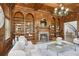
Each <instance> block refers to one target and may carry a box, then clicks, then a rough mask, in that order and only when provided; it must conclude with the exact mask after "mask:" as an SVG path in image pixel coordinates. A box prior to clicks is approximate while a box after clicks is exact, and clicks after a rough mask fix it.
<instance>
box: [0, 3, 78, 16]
mask: <svg viewBox="0 0 79 59" xmlns="http://www.w3.org/2000/svg"><path fill="white" fill-rule="evenodd" d="M59 4H60V3H7V4H1V6H2V8H3V10H4V12H5V14H6V16H8V17H9V15H8V14H9V13H10V11H11V10H13V9H14V8H15V7H16V6H19V7H22V8H26V7H28V8H32V9H33V10H36V11H37V10H44V11H48V12H52V11H53V10H54V8H55V7H58V6H59ZM63 6H64V7H66V8H69V9H71V10H72V11H73V12H79V3H64V4H63Z"/></svg>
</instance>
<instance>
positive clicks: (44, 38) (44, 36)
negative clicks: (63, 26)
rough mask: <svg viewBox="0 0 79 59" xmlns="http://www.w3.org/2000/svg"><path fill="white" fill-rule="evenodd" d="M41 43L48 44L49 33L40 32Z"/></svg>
mask: <svg viewBox="0 0 79 59" xmlns="http://www.w3.org/2000/svg"><path fill="white" fill-rule="evenodd" d="M39 41H40V42H48V41H49V32H39Z"/></svg>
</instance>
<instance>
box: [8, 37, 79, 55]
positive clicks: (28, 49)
mask: <svg viewBox="0 0 79 59" xmlns="http://www.w3.org/2000/svg"><path fill="white" fill-rule="evenodd" d="M57 42H58V41H57ZM63 42H65V43H68V44H72V43H70V42H67V41H63ZM52 43H56V41H54V42H47V43H37V44H35V45H33V44H32V43H31V41H25V40H23V38H22V37H21V40H19V41H18V42H16V44H15V45H14V46H13V48H12V49H11V51H10V52H9V54H8V56H57V53H56V52H55V51H51V50H48V49H47V46H48V45H49V44H52ZM58 55H59V56H75V55H77V56H78V55H79V49H78V50H77V51H74V49H70V50H68V51H65V52H62V53H59V54H58Z"/></svg>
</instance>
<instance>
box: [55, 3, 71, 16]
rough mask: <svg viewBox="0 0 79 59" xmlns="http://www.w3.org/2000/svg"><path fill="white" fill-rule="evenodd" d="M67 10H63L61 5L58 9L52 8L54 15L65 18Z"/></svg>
mask: <svg viewBox="0 0 79 59" xmlns="http://www.w3.org/2000/svg"><path fill="white" fill-rule="evenodd" d="M69 11H70V10H69V8H65V7H64V6H63V4H60V5H59V7H57V8H54V15H56V16H61V17H62V16H66V15H68V14H69Z"/></svg>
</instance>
